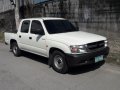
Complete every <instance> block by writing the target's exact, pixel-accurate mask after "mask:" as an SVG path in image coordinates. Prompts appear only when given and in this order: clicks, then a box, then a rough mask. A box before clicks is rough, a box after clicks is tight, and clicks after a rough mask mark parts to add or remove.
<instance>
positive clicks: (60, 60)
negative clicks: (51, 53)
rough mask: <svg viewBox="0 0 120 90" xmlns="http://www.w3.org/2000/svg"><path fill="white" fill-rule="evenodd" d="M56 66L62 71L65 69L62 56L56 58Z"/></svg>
mask: <svg viewBox="0 0 120 90" xmlns="http://www.w3.org/2000/svg"><path fill="white" fill-rule="evenodd" d="M54 65H55V67H56V68H58V69H62V68H63V58H62V57H61V56H60V55H56V56H55V57H54Z"/></svg>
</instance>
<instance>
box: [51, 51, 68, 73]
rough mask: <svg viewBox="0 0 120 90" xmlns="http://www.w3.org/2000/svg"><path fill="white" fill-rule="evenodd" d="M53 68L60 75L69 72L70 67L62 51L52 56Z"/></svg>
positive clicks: (55, 52)
mask: <svg viewBox="0 0 120 90" xmlns="http://www.w3.org/2000/svg"><path fill="white" fill-rule="evenodd" d="M51 59H52V67H53V69H54V70H55V71H57V72H58V73H62V74H65V73H66V72H67V71H68V65H67V63H66V60H65V55H64V53H62V52H60V51H54V52H53V54H52V58H51Z"/></svg>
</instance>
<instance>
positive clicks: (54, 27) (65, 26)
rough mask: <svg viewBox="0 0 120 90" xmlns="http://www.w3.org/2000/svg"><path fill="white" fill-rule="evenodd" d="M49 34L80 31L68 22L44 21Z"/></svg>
mask: <svg viewBox="0 0 120 90" xmlns="http://www.w3.org/2000/svg"><path fill="white" fill-rule="evenodd" d="M44 24H45V26H46V29H47V31H48V33H49V34H56V33H65V32H74V31H78V30H77V29H76V28H75V27H74V26H73V25H72V24H71V23H70V22H69V21H68V20H44Z"/></svg>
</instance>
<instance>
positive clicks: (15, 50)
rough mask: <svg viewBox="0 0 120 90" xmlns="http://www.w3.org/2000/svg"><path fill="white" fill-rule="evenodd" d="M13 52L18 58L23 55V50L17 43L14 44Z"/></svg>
mask: <svg viewBox="0 0 120 90" xmlns="http://www.w3.org/2000/svg"><path fill="white" fill-rule="evenodd" d="M12 52H13V54H14V55H15V56H17V57H18V56H20V55H21V50H20V49H19V47H18V45H17V43H16V42H13V43H12Z"/></svg>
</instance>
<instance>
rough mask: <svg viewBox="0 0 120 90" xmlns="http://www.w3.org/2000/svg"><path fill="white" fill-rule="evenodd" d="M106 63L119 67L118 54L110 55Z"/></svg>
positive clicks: (119, 58)
mask: <svg viewBox="0 0 120 90" xmlns="http://www.w3.org/2000/svg"><path fill="white" fill-rule="evenodd" d="M106 62H107V63H111V64H117V65H119V66H120V52H118V53H110V54H109V56H108V58H107V60H106Z"/></svg>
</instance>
